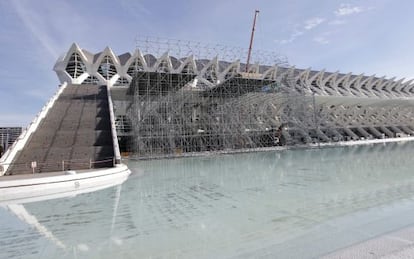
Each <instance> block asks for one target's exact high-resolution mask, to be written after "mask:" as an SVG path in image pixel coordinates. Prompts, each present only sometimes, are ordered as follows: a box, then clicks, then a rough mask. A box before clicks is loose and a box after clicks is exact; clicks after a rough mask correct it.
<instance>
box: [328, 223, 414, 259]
mask: <svg viewBox="0 0 414 259" xmlns="http://www.w3.org/2000/svg"><path fill="white" fill-rule="evenodd" d="M322 258H324V259H345V258H414V226H410V227H407V228H403V229H400V230H398V231H395V232H390V233H388V234H385V235H382V236H379V237H376V238H373V239H370V240H367V241H364V242H361V243H358V244H355V245H352V246H349V247H346V248H343V249H340V250H337V251H335V252H333V253H331V254H328V255H326V256H324V257H322Z"/></svg>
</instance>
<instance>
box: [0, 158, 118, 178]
mask: <svg viewBox="0 0 414 259" xmlns="http://www.w3.org/2000/svg"><path fill="white" fill-rule="evenodd" d="M115 160H116V157H115V156H113V157H107V158H104V159H100V160H93V159H71V160H66V159H63V160H59V161H58V160H56V161H52V162H38V161H31V162H26V163H7V164H3V165H8V166H11V167H14V171H15V172H16V171H17V174H20V173H26V174H29V173H32V174H34V173H47V172H62V171H70V170H88V169H93V168H96V166H98V165H99V164H109V162H111V165H112V166H115V164H116V162H115ZM33 162H35V164H36V167H35V168H33V167H32V163H33Z"/></svg>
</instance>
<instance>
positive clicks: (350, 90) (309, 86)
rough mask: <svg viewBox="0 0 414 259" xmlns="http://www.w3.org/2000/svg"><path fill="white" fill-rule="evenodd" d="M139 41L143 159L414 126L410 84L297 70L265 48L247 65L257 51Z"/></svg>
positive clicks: (133, 90)
mask: <svg viewBox="0 0 414 259" xmlns="http://www.w3.org/2000/svg"><path fill="white" fill-rule="evenodd" d="M180 44H182V45H180ZM137 48H138V50H139V51H137V52H136V53H138V54H137V59H140V60H141V61H140V62H141V63H143V64H144V63H145V64H146V65H145V66H143V68H142V69H135V70H134V74H133V79H132V82H131V84H130V86H129V88H128V93H127V94H128V96H129V108H128V109H127V115H126V116H125V118H126V119H128V120H130V121H128V123H127V124H128V125H130V126H131V133H129V136H131V138H132V140H131V141H130V142H131V151H132V152H133V153H134V154H135V155H136V156H137V157H138V158H157V157H175V156H187V155H193V154H194V153H200V152H221V153H222V152H224V153H225V152H234V151H243V150H247V151H249V150H257V149H263V148H272V147H277V146H294V145H308V144H312V143H313V144H318V143H329V142H337V141H349V140H365V139H374V138H376V139H381V138H394V137H404V136H411V135H414V102H412V101H411V100H410V99H406V98H405V97H410V96H412V94H413V93H412V90H411V89H412V87H411V85H410V84H409V83H402V81H397V82H394V81H392V80H383V79H381V78H375V77H374V76H371V77H363V76H362V75H359V76H354V75H351V74H347V75H343V74H338V72H336V73H325V72H324V71H311V70H310V69H307V70H301V69H295V68H294V67H287V66H286V63H285V62H286V60H285V59H283V58H280V56H277V55H276V56H272V55H269V54H267V61H266V60H262V61H261V63H260V65H259V62H258V61H257V57H258V56H260V55H257V53H256V55H254V56H253V57H254V58H255V59H256V62H255V63H254V64H252V65H251V66H249V68H248V71H247V72H244V71H246V64H244V63H241V62H240V58H243V54H240V53H247V51H241V52H238V51H237V50H235V49H233V50H232V51H229V50H228V49H227V48H225V47H218V45H217V46H216V47H215V48H213V50H211V49H209V48H208V47H202V46H200V45H199V44H192V43H190V42H180V41H173V40H166V41H164V42H161V43H160V42H159V41H158V40H149V39H146V40H144V41H137ZM214 51H217V52H218V53H214ZM220 51H221V52H220ZM147 52H149V53H151V54H148V53H147ZM197 52H198V53H197ZM144 53H147V54H144ZM229 53H233V54H234V55H235V56H237V55H240V56H238V57H239V59H234V56H232V55H229ZM174 55H175V56H174ZM207 56H210V58H207ZM212 56H213V58H211V57H212ZM265 56H266V55H265ZM219 57H220V58H219ZM229 60H230V61H229ZM231 60H235V61H231ZM269 60H271V61H269ZM272 62H276V63H273V64H271V63H272ZM413 89H414V88H413ZM401 97H403V98H401Z"/></svg>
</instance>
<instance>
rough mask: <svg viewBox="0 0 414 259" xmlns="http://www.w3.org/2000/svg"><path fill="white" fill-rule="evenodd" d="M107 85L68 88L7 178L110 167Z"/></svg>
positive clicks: (111, 141) (110, 135)
mask: <svg viewBox="0 0 414 259" xmlns="http://www.w3.org/2000/svg"><path fill="white" fill-rule="evenodd" d="M113 159H114V148H113V138H112V132H111V121H110V114H109V103H108V93H107V88H106V86H97V85H68V86H67V87H66V88H65V90H64V91H63V92H62V94H61V95H60V96H59V98H58V99H57V100H56V102H55V103H54V105H53V107H52V108H51V109H50V111H49V112H48V114H47V116H46V117H45V118H44V119H43V121H42V122H41V123H40V125H39V126H38V128H37V130H36V131H35V132H34V133H33V134H32V136H31V138H30V139H29V140H28V142H27V143H26V146H25V147H24V148H23V149H22V151H20V152H19V153H18V154H17V155H16V157H15V159H14V161H13V162H12V165H11V166H10V167H9V170H8V171H7V172H6V174H7V175H11V174H13V175H14V174H25V173H32V168H31V164H32V162H33V161H36V164H37V167H36V168H35V172H37V173H42V172H55V171H62V170H79V169H89V168H101V167H112V166H113Z"/></svg>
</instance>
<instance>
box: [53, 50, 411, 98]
mask: <svg viewBox="0 0 414 259" xmlns="http://www.w3.org/2000/svg"><path fill="white" fill-rule="evenodd" d="M54 70H55V71H56V73H57V75H58V78H59V80H60V81H61V83H64V82H67V83H71V84H102V85H107V84H109V85H110V86H127V85H129V84H130V83H131V81H132V78H133V76H134V74H135V73H136V72H137V71H146V72H160V73H177V74H180V73H183V74H194V75H196V76H197V77H196V79H197V82H198V84H199V85H206V86H209V87H213V86H215V85H217V84H220V83H222V82H224V81H225V80H226V79H228V78H230V77H232V76H234V75H235V74H243V73H244V71H245V64H243V63H241V62H240V61H239V60H236V61H233V62H227V61H220V60H219V58H218V57H217V56H216V57H213V58H212V59H211V60H206V59H196V58H195V57H194V56H193V55H191V56H188V57H184V58H180V59H178V58H176V57H173V56H170V55H169V54H168V52H165V53H164V54H163V55H162V56H160V57H155V56H153V55H151V54H144V53H142V52H141V51H140V50H139V49H137V50H135V52H134V53H133V54H131V53H125V54H122V55H119V56H117V55H115V54H114V52H113V51H112V50H111V49H110V48H109V47H106V48H105V49H104V50H103V51H102V52H99V53H96V54H93V53H90V52H89V51H87V50H84V49H81V48H80V47H79V46H78V45H77V44H76V43H74V44H72V46H71V47H70V49H69V51H68V52H67V53H66V54H64V55H63V56H62V57H60V58H59V59H58V60H57V62H56V64H55V66H54ZM248 72H249V73H250V74H252V76H254V78H255V79H263V80H266V79H267V80H272V81H273V80H274V81H278V80H282V78H283V77H284V76H286V75H291V76H292V77H291V78H294V81H295V82H297V83H298V84H297V85H298V86H300V87H302V88H303V89H304V90H305V91H308V92H312V93H315V94H317V95H327V96H347V97H368V98H369V97H372V98H404V97H412V95H413V93H414V83H413V80H409V81H405V78H403V79H399V80H396V79H395V78H391V79H386V78H385V77H376V76H375V75H371V76H365V75H364V74H360V75H354V74H352V73H348V74H342V73H339V72H334V73H331V72H326V71H325V70H322V71H314V70H311V69H310V68H308V69H297V68H295V67H285V66H278V65H274V66H266V65H259V64H253V65H251V66H250V67H249V69H248Z"/></svg>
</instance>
